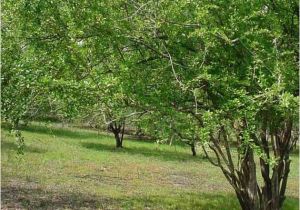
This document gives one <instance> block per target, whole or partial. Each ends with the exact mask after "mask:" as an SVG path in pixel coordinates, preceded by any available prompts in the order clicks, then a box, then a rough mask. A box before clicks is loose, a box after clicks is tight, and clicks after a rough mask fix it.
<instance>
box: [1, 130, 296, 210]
mask: <svg viewBox="0 0 300 210" xmlns="http://www.w3.org/2000/svg"><path fill="white" fill-rule="evenodd" d="M22 133H23V135H24V137H25V145H26V146H25V150H24V152H25V155H23V156H17V155H16V150H17V145H16V143H15V139H14V138H13V136H12V135H11V134H9V133H8V131H7V130H6V129H2V134H1V135H2V141H1V145H2V154H1V156H2V204H3V206H4V207H7V208H9V207H11V208H25V209H38V208H40V209H43V208H48V207H49V206H51V208H54V209H57V208H67V209H79V208H89V209H97V208H100V209H239V205H238V202H237V200H236V198H235V196H234V192H233V190H232V188H231V187H230V185H229V184H228V182H227V181H226V180H225V178H224V176H223V174H222V173H221V171H220V170H219V169H218V168H217V167H213V166H212V165H211V164H210V163H209V162H208V161H207V160H206V159H204V158H203V156H202V155H201V153H200V152H199V155H198V156H197V157H193V156H192V155H191V152H190V148H189V147H185V146H179V145H174V146H169V145H159V144H156V143H155V142H153V141H152V142H151V141H147V142H144V141H140V140H129V139H127V138H126V139H125V140H124V148H122V149H116V148H115V142H114V138H113V137H111V136H107V135H104V134H100V135H98V134H97V132H95V131H90V130H82V129H74V128H63V129H62V128H57V127H52V128H51V131H49V129H48V128H47V127H43V126H40V125H31V126H29V127H27V128H25V129H23V132H22ZM297 161H298V157H296V156H293V162H292V171H291V176H290V179H289V185H288V189H287V195H288V197H289V198H288V200H287V201H286V202H285V208H284V209H291V210H292V209H297V206H298V199H292V198H291V197H294V198H297V196H298V177H299V175H298V171H297V170H295V169H298V168H297V166H296V164H297Z"/></svg>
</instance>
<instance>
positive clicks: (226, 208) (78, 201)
mask: <svg viewBox="0 0 300 210" xmlns="http://www.w3.org/2000/svg"><path fill="white" fill-rule="evenodd" d="M1 191H2V194H1V204H2V208H3V209H182V210H185V209H186V210H188V209H199V210H201V209H203V210H220V209H222V210H237V209H240V207H239V204H238V201H237V199H236V198H235V196H233V195H226V194H204V193H202V194H199V193H186V192H182V193H180V194H169V195H167V196H166V195H155V196H151V195H150V196H147V197H145V196H140V197H137V196H134V197H129V196H128V197H122V198H113V197H108V196H95V195H92V194H90V195H88V194H83V193H79V192H76V193H75V192H72V193H71V192H60V191H50V190H43V189H41V188H38V187H29V186H2V187H1ZM298 205H299V200H297V199H290V198H288V199H287V200H286V201H285V203H284V208H283V210H296V209H298Z"/></svg>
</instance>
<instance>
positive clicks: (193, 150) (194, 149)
mask: <svg viewBox="0 0 300 210" xmlns="http://www.w3.org/2000/svg"><path fill="white" fill-rule="evenodd" d="M191 150H192V154H193V156H196V155H197V153H196V147H195V144H194V143H192V144H191Z"/></svg>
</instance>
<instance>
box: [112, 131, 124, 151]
mask: <svg viewBox="0 0 300 210" xmlns="http://www.w3.org/2000/svg"><path fill="white" fill-rule="evenodd" d="M114 135H115V139H116V147H117V148H122V147H123V145H122V143H123V142H122V140H121V138H120V135H119V133H117V132H115V133H114Z"/></svg>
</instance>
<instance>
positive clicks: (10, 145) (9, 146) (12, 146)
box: [1, 140, 47, 153]
mask: <svg viewBox="0 0 300 210" xmlns="http://www.w3.org/2000/svg"><path fill="white" fill-rule="evenodd" d="M1 150H3V151H4V150H14V151H17V150H18V146H17V144H16V143H14V142H7V141H3V140H2V141H1ZM46 151H47V150H44V149H40V148H36V147H32V146H26V145H25V148H24V152H28V153H45V152H46Z"/></svg>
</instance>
